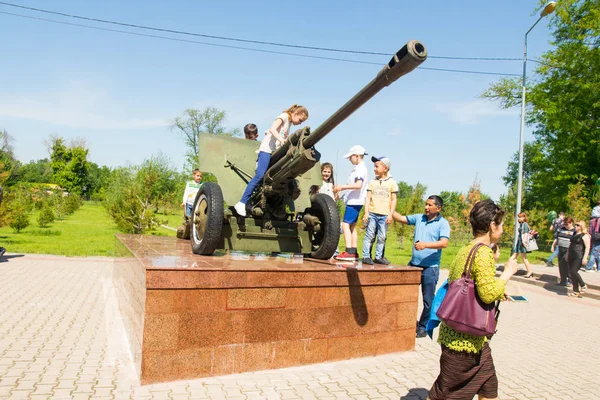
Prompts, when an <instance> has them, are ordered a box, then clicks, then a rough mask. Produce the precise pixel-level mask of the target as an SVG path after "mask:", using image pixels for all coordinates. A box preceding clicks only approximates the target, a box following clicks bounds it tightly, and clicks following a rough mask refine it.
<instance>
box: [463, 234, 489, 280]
mask: <svg viewBox="0 0 600 400" xmlns="http://www.w3.org/2000/svg"><path fill="white" fill-rule="evenodd" d="M482 246H485V244H483V243H477V244H476V245H475V246H473V248H472V249H471V251H470V252H469V255H468V256H467V261H465V267H464V269H463V273H462V276H463V277H465V278H467V279H470V278H471V268H473V262H474V261H475V254H477V250H479V248H480V247H482Z"/></svg>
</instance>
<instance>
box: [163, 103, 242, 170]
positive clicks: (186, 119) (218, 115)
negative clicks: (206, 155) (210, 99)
mask: <svg viewBox="0 0 600 400" xmlns="http://www.w3.org/2000/svg"><path fill="white" fill-rule="evenodd" d="M226 119H227V113H226V112H225V111H224V110H219V109H217V108H214V107H205V108H204V109H202V110H197V109H193V108H188V109H186V110H185V112H184V113H183V116H180V117H176V118H175V119H174V120H173V122H172V124H171V129H175V130H177V131H179V133H180V134H181V136H182V138H183V141H184V143H185V146H186V153H185V156H186V165H185V167H184V169H185V170H186V171H187V172H191V171H193V170H194V168H197V166H198V155H199V151H200V149H199V148H198V135H199V134H200V133H209V134H211V135H225V136H238V135H239V134H240V130H239V129H237V128H236V129H233V130H231V131H227V130H226V129H225V127H224V126H223V124H224V123H225V120H226Z"/></svg>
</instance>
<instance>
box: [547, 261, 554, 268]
mask: <svg viewBox="0 0 600 400" xmlns="http://www.w3.org/2000/svg"><path fill="white" fill-rule="evenodd" d="M546 267H550V268H552V267H554V264H552V263H551V262H550V261H546Z"/></svg>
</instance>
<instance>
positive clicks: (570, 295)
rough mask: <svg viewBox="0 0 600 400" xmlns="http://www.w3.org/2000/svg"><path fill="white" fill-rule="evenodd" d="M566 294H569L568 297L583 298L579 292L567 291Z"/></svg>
mask: <svg viewBox="0 0 600 400" xmlns="http://www.w3.org/2000/svg"><path fill="white" fill-rule="evenodd" d="M567 296H569V297H577V298H579V299H581V298H583V296H582V295H581V293H579V292H573V293H568V294H567Z"/></svg>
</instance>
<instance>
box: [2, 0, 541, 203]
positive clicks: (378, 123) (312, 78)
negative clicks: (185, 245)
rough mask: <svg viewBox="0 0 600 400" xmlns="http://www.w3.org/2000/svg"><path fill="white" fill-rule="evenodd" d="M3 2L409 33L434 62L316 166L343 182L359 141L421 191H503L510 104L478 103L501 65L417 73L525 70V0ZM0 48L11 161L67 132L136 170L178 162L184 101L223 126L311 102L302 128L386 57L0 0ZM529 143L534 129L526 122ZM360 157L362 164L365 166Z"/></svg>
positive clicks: (345, 133) (330, 140)
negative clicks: (214, 113)
mask: <svg viewBox="0 0 600 400" xmlns="http://www.w3.org/2000/svg"><path fill="white" fill-rule="evenodd" d="M9 2H11V3H13V4H18V5H21V6H26V7H33V8H39V9H44V10H50V11H55V12H60V13H65V14H71V15H79V16H84V17H88V18H95V19H105V20H110V21H116V22H123V23H128V24H135V25H146V26H152V27H156V28H163V29H171V30H179V31H186V32H192V33H200V34H204V35H212V36H222V37H232V38H241V39H247V40H256V41H264V42H276V43H286V44H293V45H301V46H312V47H326V48H336V49H350V50H358V51H369V52H381V53H389V54H390V55H391V54H393V53H394V52H396V51H397V50H398V49H400V48H401V47H402V46H403V45H404V44H406V43H407V42H408V41H409V40H411V39H416V40H419V41H420V42H422V43H423V44H424V45H425V47H426V48H427V52H428V55H429V56H431V57H430V58H429V59H427V60H426V61H425V62H424V63H423V64H421V66H420V67H419V68H417V69H416V70H415V71H413V72H411V73H410V74H408V75H406V76H404V77H402V78H400V79H399V80H398V81H396V82H395V83H394V84H393V85H391V86H389V87H387V88H385V89H384V90H382V91H381V92H380V93H379V94H377V95H376V96H375V97H374V98H373V99H371V101H369V102H368V103H367V104H365V105H364V106H363V107H361V108H360V109H359V110H357V111H356V112H355V113H354V114H353V115H352V116H350V117H349V118H348V119H347V120H345V121H344V122H343V123H342V124H340V125H339V126H338V128H337V129H335V130H334V131H333V132H331V133H330V134H329V135H328V136H327V137H325V138H324V139H323V140H322V141H321V142H320V143H318V144H317V145H316V146H315V147H316V148H317V149H318V150H319V152H321V154H322V159H321V161H329V162H332V163H333V164H334V169H335V171H334V172H335V175H336V178H337V180H338V182H345V180H346V177H347V175H348V173H349V171H350V168H351V165H350V162H349V161H347V160H345V159H343V158H342V157H343V155H344V154H345V153H346V152H347V151H348V149H349V148H350V147H351V146H352V145H355V144H360V145H362V146H364V147H365V148H366V150H367V152H368V153H369V154H371V155H376V156H386V157H388V158H390V159H391V160H392V169H391V172H392V175H393V176H394V178H395V179H396V180H398V181H404V182H407V183H409V184H411V185H414V184H416V183H421V184H423V185H426V186H427V188H428V189H427V193H428V194H434V193H439V192H441V191H444V190H446V191H460V192H466V191H467V190H468V188H469V187H470V186H471V184H472V183H473V181H474V180H475V179H478V180H479V181H480V184H481V189H482V191H483V192H484V193H487V194H489V195H490V196H491V197H492V198H494V199H498V198H499V196H500V195H502V194H503V193H505V192H506V186H505V185H504V183H503V182H502V176H503V175H504V174H505V172H506V167H507V163H508V161H509V160H510V159H511V158H512V156H513V154H514V153H515V152H516V151H517V150H518V146H519V127H520V109H519V108H516V109H510V110H501V109H500V108H499V107H498V105H497V104H495V103H491V102H488V101H485V100H482V99H480V98H479V95H480V94H481V93H482V92H483V91H484V90H486V88H488V86H489V85H490V84H491V83H493V82H495V81H497V80H498V79H500V78H501V77H502V76H501V75H483V74H470V73H457V72H446V71H437V70H427V69H425V68H438V69H440V68H441V69H456V70H468V71H482V72H495V73H500V74H515V75H517V76H520V74H522V68H523V62H522V61H520V60H522V57H523V39H524V35H525V32H526V31H527V30H528V29H529V28H530V27H531V25H533V24H534V23H535V21H536V20H537V17H538V14H537V12H536V11H535V10H536V6H537V4H538V2H537V1H536V0H506V1H504V2H501V3H499V2H487V1H480V0H463V1H460V2H447V1H438V0H432V1H421V2H408V1H397V0H396V1H388V0H382V1H378V2H364V1H355V2H339V1H328V0H320V1H313V0H306V1H303V2H293V1H287V2H285V1H284V2H282V1H261V0H258V1H254V2H242V1H230V0H221V1H212V2H206V1H184V0H170V1H164V0H145V1H141V0H128V1H126V2H125V1H121V0H103V1H99V0H94V1H92V0H90V1H85V2H83V1H76V0H53V1H44V0H26V1H22V0H12V1H10V0H9ZM6 13H12V14H19V15H21V16H16V15H8V14H6ZM23 16H27V17H33V18H38V19H31V18H24V17H23ZM39 18H43V19H50V20H53V21H59V22H63V23H68V24H79V25H86V26H92V27H98V28H104V29H117V30H121V31H126V32H134V33H139V34H143V35H157V36H163V37H168V38H171V39H180V40H187V41H197V42H202V43H209V44H201V43H190V42H185V41H180V40H168V39H162V38H156V37H148V36H139V35H131V34H123V33H118V32H109V31H103V30H98V29H90V28H87V27H82V26H73V25H66V24H59V23H55V22H49V21H43V20H39ZM547 23H548V21H546V20H542V21H541V22H540V23H539V24H538V25H537V26H536V27H535V29H534V30H532V31H531V33H530V34H529V35H528V58H530V59H531V58H537V57H539V56H540V55H541V54H542V53H543V52H544V51H547V50H549V49H550V48H551V47H550V46H551V45H550V43H549V42H550V40H551V36H550V31H549V29H548V25H547ZM210 44H212V45H210ZM214 44H217V45H225V46H237V47H241V48H231V47H218V46H214ZM0 49H2V52H1V53H0V54H1V56H0V57H1V62H0V129H6V130H7V131H8V133H9V134H10V135H11V136H12V137H13V138H14V139H15V142H14V148H15V154H16V156H17V158H18V159H19V160H20V161H21V162H23V163H26V162H28V161H30V160H37V159H40V158H45V157H48V152H47V149H46V146H45V144H44V142H45V141H46V140H47V139H48V138H49V137H50V136H51V135H58V136H62V137H63V138H65V139H66V140H67V141H68V140H69V139H71V138H80V137H83V138H85V139H86V143H87V145H88V147H89V150H90V153H89V160H90V161H93V162H95V163H97V164H99V165H107V166H109V167H116V166H122V165H131V164H134V165H135V164H139V163H141V162H142V161H143V160H144V159H147V158H149V157H151V156H153V155H157V154H159V153H162V154H164V155H165V156H167V157H168V158H169V159H170V160H171V161H172V163H173V166H175V167H176V168H178V169H181V168H182V166H183V163H184V158H185V156H184V154H185V151H186V148H185V145H184V142H183V140H182V138H181V136H180V135H179V134H178V133H177V132H176V131H174V130H172V129H170V124H171V121H172V120H173V118H175V117H177V116H180V115H182V114H183V112H184V110H185V109H187V108H198V109H201V108H204V107H207V106H211V107H216V108H219V109H222V110H225V111H226V112H227V119H226V121H225V124H224V125H225V127H226V128H227V129H233V128H239V129H242V128H243V126H244V125H245V124H246V123H248V122H253V123H256V124H257V125H258V128H259V131H260V132H264V131H265V130H267V129H268V128H269V126H270V124H271V123H272V121H273V120H274V119H275V117H276V116H277V115H278V114H279V113H280V112H281V111H282V110H284V109H286V108H288V107H289V106H290V105H292V104H296V103H297V104H302V105H304V106H306V107H307V108H308V110H309V114H310V118H309V120H308V121H307V122H306V124H305V125H308V126H311V127H312V128H313V129H314V128H316V127H317V126H318V125H319V124H320V123H322V122H323V121H325V120H326V119H327V117H328V116H329V115H330V114H331V113H333V112H334V111H336V110H337V109H338V108H339V107H340V106H342V105H343V104H344V103H345V102H346V101H347V100H348V99H349V98H351V97H352V96H353V95H354V94H355V93H356V92H358V91H359V90H360V89H362V88H363V86H365V85H366V84H367V83H369V82H370V81H371V80H372V79H373V78H374V77H375V76H376V74H377V72H379V70H380V69H381V68H382V67H383V66H384V65H385V64H386V63H387V62H388V61H389V59H390V56H377V55H357V54H347V53H339V52H338V53H336V52H324V51H316V50H305V49H297V48H282V47H273V46H266V45H261V44H249V43H243V42H232V41H224V40H216V39H209V38H204V37H195V36H190V35H187V36H186V35H177V34H172V33H161V32H155V31H148V30H140V29H134V28H130V27H122V26H117V25H109V24H104V23H99V22H94V21H89V20H81V19H74V18H69V17H64V16H58V15H51V14H47V13H41V12H35V11H31V10H24V9H19V8H15V7H11V6H7V5H3V4H0ZM249 49H259V50H266V51H271V52H272V51H275V52H287V53H295V54H303V55H311V56H319V57H330V58H341V59H345V60H355V61H368V62H374V63H377V64H378V65H374V64H364V63H352V62H347V61H339V60H337V61H336V60H327V59H315V58H307V57H299V56H294V55H284V54H274V53H269V52H258V51H252V50H249ZM436 56H437V57H440V56H442V57H491V58H517V59H519V60H515V61H475V60H449V59H440V58H434V57H436ZM527 66H528V69H527V74H528V75H527V76H528V79H535V74H534V71H535V64H533V63H531V62H529V63H528V64H527ZM525 139H526V140H530V139H532V135H531V129H530V128H529V127H527V128H526V131H525ZM367 167H368V169H369V171H370V172H371V174H372V163H371V162H370V161H367Z"/></svg>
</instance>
